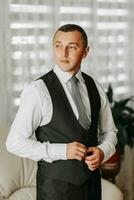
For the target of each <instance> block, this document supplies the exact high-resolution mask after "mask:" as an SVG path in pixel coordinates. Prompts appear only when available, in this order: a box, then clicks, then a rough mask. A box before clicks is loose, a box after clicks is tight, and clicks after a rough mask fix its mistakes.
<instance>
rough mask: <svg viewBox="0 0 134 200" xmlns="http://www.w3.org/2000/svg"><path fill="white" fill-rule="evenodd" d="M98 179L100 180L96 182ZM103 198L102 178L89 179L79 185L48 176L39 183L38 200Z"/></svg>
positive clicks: (89, 199) (93, 199) (97, 199)
mask: <svg viewBox="0 0 134 200" xmlns="http://www.w3.org/2000/svg"><path fill="white" fill-rule="evenodd" d="M96 181H98V182H96ZM75 199H76V200H101V180H99V179H98V180H88V181H87V182H85V183H84V184H83V185H80V186H77V185H73V184H71V183H67V182H64V181H61V180H54V179H51V178H48V177H47V178H46V177H45V179H44V180H43V182H42V184H38V183H37V200H75Z"/></svg>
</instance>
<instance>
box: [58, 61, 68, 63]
mask: <svg viewBox="0 0 134 200" xmlns="http://www.w3.org/2000/svg"><path fill="white" fill-rule="evenodd" d="M60 62H62V63H69V60H60Z"/></svg>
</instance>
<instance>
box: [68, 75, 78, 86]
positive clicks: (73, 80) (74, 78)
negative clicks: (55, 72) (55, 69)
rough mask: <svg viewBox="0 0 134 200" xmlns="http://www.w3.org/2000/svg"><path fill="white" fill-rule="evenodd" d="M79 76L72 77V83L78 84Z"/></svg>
mask: <svg viewBox="0 0 134 200" xmlns="http://www.w3.org/2000/svg"><path fill="white" fill-rule="evenodd" d="M78 81H79V80H78V78H77V77H76V76H72V78H71V79H70V82H71V83H74V84H76V85H77V83H78Z"/></svg>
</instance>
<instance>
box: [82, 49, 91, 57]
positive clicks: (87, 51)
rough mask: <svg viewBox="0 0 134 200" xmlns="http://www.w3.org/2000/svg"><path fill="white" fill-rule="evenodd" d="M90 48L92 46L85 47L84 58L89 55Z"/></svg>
mask: <svg viewBox="0 0 134 200" xmlns="http://www.w3.org/2000/svg"><path fill="white" fill-rule="evenodd" d="M89 50H90V47H89V46H88V47H86V48H85V52H84V54H83V58H86V57H87V54H88V53H89Z"/></svg>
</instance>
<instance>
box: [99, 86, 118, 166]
mask: <svg viewBox="0 0 134 200" xmlns="http://www.w3.org/2000/svg"><path fill="white" fill-rule="evenodd" d="M97 87H98V89H99V93H100V97H101V109H100V115H99V123H98V141H99V145H98V147H99V148H100V149H101V150H103V152H104V160H103V162H105V161H106V160H108V159H109V158H110V157H111V156H112V155H113V154H114V153H115V146H116V144H117V129H116V127H115V124H114V120H113V116H112V112H111V107H110V103H109V101H108V98H107V95H106V93H105V91H104V90H103V89H102V87H101V86H100V85H99V84H98V83H97Z"/></svg>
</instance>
